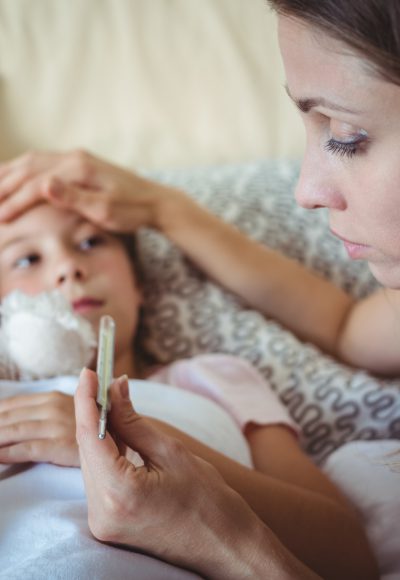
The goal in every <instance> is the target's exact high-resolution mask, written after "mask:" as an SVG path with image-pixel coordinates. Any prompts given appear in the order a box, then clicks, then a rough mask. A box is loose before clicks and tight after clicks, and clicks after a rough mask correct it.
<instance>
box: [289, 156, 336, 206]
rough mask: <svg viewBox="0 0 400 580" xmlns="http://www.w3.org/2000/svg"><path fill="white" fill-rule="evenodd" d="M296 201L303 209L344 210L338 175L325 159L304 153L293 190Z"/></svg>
mask: <svg viewBox="0 0 400 580" xmlns="http://www.w3.org/2000/svg"><path fill="white" fill-rule="evenodd" d="M295 198H296V201H297V203H298V204H299V205H300V206H301V207H304V208H305V209H319V208H327V209H335V210H345V209H346V207H347V203H346V199H345V197H344V195H343V193H341V189H340V184H339V179H338V175H337V174H335V171H333V168H331V167H329V166H328V164H327V163H326V161H324V160H323V159H320V158H318V157H317V156H312V155H311V154H309V153H306V156H305V157H304V160H303V163H302V167H301V171H300V176H299V179H298V182H297V186H296V190H295Z"/></svg>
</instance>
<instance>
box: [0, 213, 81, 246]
mask: <svg viewBox="0 0 400 580" xmlns="http://www.w3.org/2000/svg"><path fill="white" fill-rule="evenodd" d="M87 223H89V222H88V221H87V220H86V219H84V218H82V217H81V216H79V215H78V214H76V213H73V212H70V211H66V210H62V209H58V208H55V207H52V206H50V205H49V204H42V205H39V206H35V207H34V208H32V209H29V210H28V211H26V212H25V213H24V214H22V215H21V216H19V217H17V218H16V219H15V220H14V221H12V222H10V223H7V224H0V249H1V248H2V247H4V245H7V244H8V243H9V242H10V241H12V240H14V239H17V238H19V237H21V236H30V235H37V234H41V233H47V232H48V233H52V232H54V233H56V234H59V235H62V234H63V233H65V232H67V233H73V232H74V230H75V229H76V228H78V227H80V226H82V225H83V224H87Z"/></svg>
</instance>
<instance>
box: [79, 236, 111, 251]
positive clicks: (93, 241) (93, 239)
mask: <svg viewBox="0 0 400 580" xmlns="http://www.w3.org/2000/svg"><path fill="white" fill-rule="evenodd" d="M104 242H105V239H104V237H102V236H100V235H94V236H89V237H88V238H85V239H84V240H82V242H80V244H79V247H80V248H81V250H84V251H86V250H91V249H92V248H95V247H96V246H101V245H102V244H104Z"/></svg>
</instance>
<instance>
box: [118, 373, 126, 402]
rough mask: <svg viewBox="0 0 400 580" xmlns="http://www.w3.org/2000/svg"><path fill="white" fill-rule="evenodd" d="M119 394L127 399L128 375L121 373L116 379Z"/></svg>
mask: <svg viewBox="0 0 400 580" xmlns="http://www.w3.org/2000/svg"><path fill="white" fill-rule="evenodd" d="M116 383H117V388H118V390H119V394H120V395H121V397H122V398H123V399H129V384H128V375H122V376H121V377H119V378H118V379H117V380H116Z"/></svg>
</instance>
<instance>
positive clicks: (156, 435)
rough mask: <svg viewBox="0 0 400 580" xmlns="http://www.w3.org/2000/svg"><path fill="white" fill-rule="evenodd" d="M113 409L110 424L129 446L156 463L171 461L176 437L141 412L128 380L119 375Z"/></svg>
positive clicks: (113, 386) (115, 385)
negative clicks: (151, 422) (155, 425)
mask: <svg viewBox="0 0 400 580" xmlns="http://www.w3.org/2000/svg"><path fill="white" fill-rule="evenodd" d="M110 399H111V411H110V413H109V424H110V426H111V428H112V429H113V431H114V432H115V433H116V435H117V436H118V437H119V438H120V439H121V441H123V442H124V443H125V444H126V445H127V446H128V447H130V448H131V449H133V450H134V451H136V452H138V453H139V454H140V455H141V457H142V458H143V459H144V460H145V462H147V463H148V464H151V465H153V466H155V467H160V468H162V467H163V466H164V465H165V464H166V463H168V456H169V454H170V450H171V443H172V446H173V447H174V448H175V440H174V439H173V438H172V437H169V436H167V435H164V434H163V433H161V431H159V430H158V429H156V428H155V427H154V426H153V425H151V424H150V422H149V421H148V420H147V419H146V418H145V417H142V416H141V415H138V413H136V411H135V410H134V408H133V406H132V402H131V400H130V398H129V386H128V380H127V378H125V377H121V378H120V379H117V380H116V381H115V382H114V383H113V385H112V386H111V389H110Z"/></svg>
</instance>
